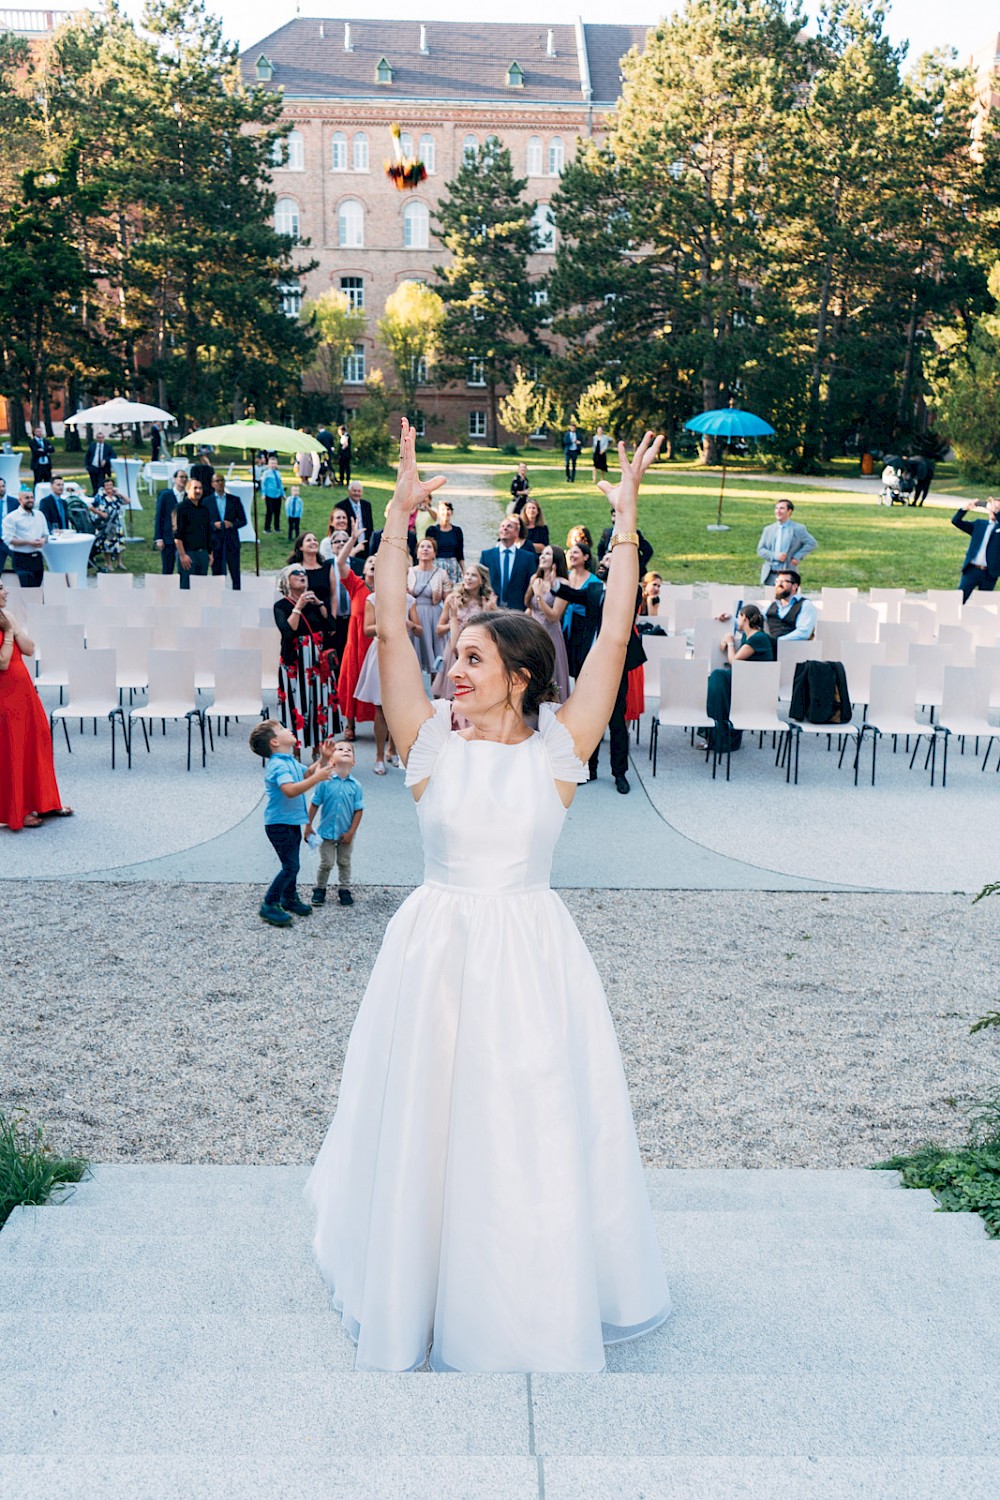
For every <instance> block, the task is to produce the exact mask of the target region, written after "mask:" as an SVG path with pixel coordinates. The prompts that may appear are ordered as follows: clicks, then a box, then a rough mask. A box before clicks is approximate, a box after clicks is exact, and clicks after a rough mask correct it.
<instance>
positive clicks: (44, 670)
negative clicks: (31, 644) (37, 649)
mask: <svg viewBox="0 0 1000 1500" xmlns="http://www.w3.org/2000/svg"><path fill="white" fill-rule="evenodd" d="M73 650H78V651H82V650H83V631H82V630H81V629H80V627H79V625H77V626H73V625H67V627H66V629H65V631H63V632H62V634H60V635H53V636H52V637H51V639H50V640H48V641H46V643H45V653H44V656H43V658H42V660H41V661H40V662H39V663H38V668H37V671H36V672H35V686H36V687H39V688H43V687H56V688H58V689H59V702H60V703H61V702H62V701H63V693H64V691H65V689H66V688H67V687H68V686H69V653H70V651H73Z"/></svg>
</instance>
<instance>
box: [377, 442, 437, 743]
mask: <svg viewBox="0 0 1000 1500" xmlns="http://www.w3.org/2000/svg"><path fill="white" fill-rule="evenodd" d="M415 443H416V434H415V433H414V431H413V429H412V428H411V427H410V424H409V422H407V420H406V418H405V417H404V418H403V428H402V433H401V435H400V439H399V470H398V472H397V475H396V488H395V490H394V491H393V495H392V500H391V501H390V503H389V510H388V512H387V514H386V518H385V526H384V528H383V531H382V540H381V542H380V543H379V549H378V552H377V553H376V555H375V598H376V599H377V600H378V606H377V635H376V639H377V641H378V646H377V649H378V673H379V683H380V685H381V689H382V712H383V713H384V714H385V718H386V723H387V724H388V725H389V733H390V734H391V735H392V742H393V744H394V745H395V747H396V750H397V752H398V753H399V755H400V756H401V758H402V760H403V761H404V763H405V761H406V757H407V756H408V755H409V753H410V746H411V745H412V744H413V741H414V740H415V739H416V737H417V733H418V731H419V729H420V726H421V724H422V723H423V722H424V720H425V719H428V718H430V716H431V714H432V713H433V708H432V707H431V703H430V700H429V699H428V697H427V694H426V693H425V692H424V679H423V677H422V675H421V672H420V663H419V661H418V659H417V653H416V652H415V651H414V649H413V644H412V642H411V640H410V635H409V632H408V630H407V628H406V619H407V608H406V575H407V571H408V570H409V566H410V550H409V547H408V546H407V543H406V531H407V525H408V522H409V518H410V515H411V513H412V512H413V511H415V510H416V509H417V507H418V506H419V504H420V503H421V501H422V500H426V499H429V497H430V496H431V495H432V494H433V493H434V491H435V490H437V489H440V488H441V486H442V485H443V484H444V482H445V481H444V477H443V476H442V475H439V476H438V477H437V478H435V479H427V480H422V479H421V478H420V475H419V474H418V473H417V457H416V449H415Z"/></svg>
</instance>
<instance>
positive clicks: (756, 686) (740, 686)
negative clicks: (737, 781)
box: [712, 661, 793, 781]
mask: <svg viewBox="0 0 1000 1500" xmlns="http://www.w3.org/2000/svg"><path fill="white" fill-rule="evenodd" d="M780 686H781V667H780V665H779V663H778V662H776V661H758V662H755V661H735V662H733V689H732V698H731V700H730V707H729V724H730V727H731V728H732V729H734V730H740V731H742V732H743V733H746V734H759V735H760V741H761V745H763V743H764V736H765V734H774V735H777V736H778V741H777V754H776V756H775V765H778V764H781V763H782V762H783V761H784V759H785V752H786V751H787V749H788V746H789V743H790V741H791V736H792V733H793V730H792V729H791V728H790V727H789V725H788V723H787V722H786V721H785V720H784V719H781V718H779V717H778V690H779V688H780ZM723 753H725V757H726V780H727V781H728V780H729V771H730V765H731V762H732V752H731V750H726V751H725V752H721V751H718V750H716V751H715V752H714V753H713V762H712V775H713V776H714V775H715V769H716V765H717V763H718V761H719V759H720V757H721V755H722V754H723ZM791 774H792V758H791V755H788V768H787V771H786V773H785V779H786V780H790V779H791Z"/></svg>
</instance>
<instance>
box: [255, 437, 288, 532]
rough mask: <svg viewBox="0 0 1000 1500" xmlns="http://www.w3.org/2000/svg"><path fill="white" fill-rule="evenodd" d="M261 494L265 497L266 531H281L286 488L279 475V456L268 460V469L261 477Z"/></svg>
mask: <svg viewBox="0 0 1000 1500" xmlns="http://www.w3.org/2000/svg"><path fill="white" fill-rule="evenodd" d="M260 492H261V494H262V495H263V496H264V530H265V531H280V530H281V502H282V500H284V498H285V486H284V484H283V483H282V480H281V475H280V474H279V473H278V458H277V454H275V453H272V454H271V455H270V457H269V458H268V460H267V468H266V469H265V470H264V473H263V474H262V475H261V480H260Z"/></svg>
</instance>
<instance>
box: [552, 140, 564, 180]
mask: <svg viewBox="0 0 1000 1500" xmlns="http://www.w3.org/2000/svg"><path fill="white" fill-rule="evenodd" d="M565 160H566V153H565V151H564V149H563V143H562V136H558V135H554V136H553V137H552V139H551V141H549V176H550V177H558V176H559V173H560V172H561V171H562V169H563V163H564V162H565Z"/></svg>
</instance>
